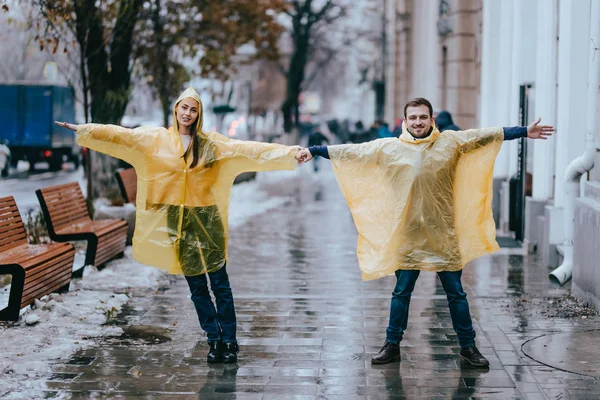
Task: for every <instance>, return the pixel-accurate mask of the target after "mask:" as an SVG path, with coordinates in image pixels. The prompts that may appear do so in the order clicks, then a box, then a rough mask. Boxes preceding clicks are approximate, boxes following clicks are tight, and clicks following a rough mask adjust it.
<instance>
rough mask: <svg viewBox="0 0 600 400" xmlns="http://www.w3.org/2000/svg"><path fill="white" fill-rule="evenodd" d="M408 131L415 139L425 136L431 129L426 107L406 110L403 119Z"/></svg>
mask: <svg viewBox="0 0 600 400" xmlns="http://www.w3.org/2000/svg"><path fill="white" fill-rule="evenodd" d="M404 122H405V123H406V127H407V128H408V131H409V132H410V133H411V134H412V135H413V136H414V137H416V138H419V137H424V136H427V134H428V133H429V130H430V129H431V116H430V115H429V108H427V106H416V107H407V108H406V118H405V119H404Z"/></svg>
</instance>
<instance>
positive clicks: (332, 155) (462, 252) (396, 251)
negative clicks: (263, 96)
mask: <svg viewBox="0 0 600 400" xmlns="http://www.w3.org/2000/svg"><path fill="white" fill-rule="evenodd" d="M432 114H433V107H432V106H431V103H430V102H429V101H427V100H426V99H423V98H416V99H413V100H411V101H409V102H408V103H407V104H406V106H405V107H404V123H403V124H402V134H401V135H400V138H398V139H397V138H390V139H380V140H375V141H372V142H368V143H362V144H352V145H338V146H315V147H310V148H309V149H305V150H301V151H300V154H299V155H298V158H300V159H302V160H304V161H309V160H310V159H312V158H313V156H316V155H320V156H322V157H325V158H329V159H331V162H332V164H333V170H334V173H335V177H336V179H337V181H338V184H339V186H340V188H341V190H342V192H343V193H344V197H345V198H346V201H347V202H348V206H349V207H350V212H351V213H352V217H353V219H354V223H355V225H356V228H357V230H358V234H359V239H358V251H357V253H358V261H359V265H360V269H361V271H362V275H363V279H365V280H368V279H377V278H381V277H383V276H387V275H390V274H395V275H396V278H397V281H396V287H395V289H394V292H393V294H392V303H391V308H390V319H389V324H388V328H387V330H386V342H385V344H384V346H383V347H382V348H381V351H380V352H379V353H378V354H377V355H376V356H375V357H373V358H372V360H371V362H372V363H373V364H385V363H388V362H392V361H399V360H400V347H399V344H400V341H401V340H402V336H403V333H404V331H405V330H406V327H407V323H408V306H409V303H410V297H411V294H412V291H413V289H414V287H415V282H416V281H417V278H418V277H419V273H420V271H435V272H437V273H438V276H439V278H440V280H441V282H442V285H443V287H444V290H445V291H446V295H447V298H448V305H449V308H450V315H451V317H452V325H453V327H454V330H455V331H456V334H457V336H458V341H459V343H460V346H461V352H460V355H461V358H462V359H464V360H465V361H466V362H468V363H470V364H471V365H474V366H478V367H486V366H488V365H489V363H488V361H487V360H486V359H485V357H483V355H481V353H480V352H479V350H478V349H477V347H476V346H475V331H474V330H473V324H472V321H471V313H470V311H469V304H468V302H467V295H466V294H465V292H464V290H463V288H462V284H461V273H462V268H463V266H464V265H465V264H467V263H468V262H469V261H471V260H473V259H475V258H477V257H480V256H482V255H484V254H489V253H491V252H494V251H496V250H498V244H497V243H496V227H495V223H494V220H493V218H492V212H491V211H492V210H491V201H492V177H493V168H494V161H495V159H496V154H497V153H498V151H499V150H500V146H501V145H502V142H503V141H504V140H511V139H517V138H524V137H529V138H532V139H546V137H547V136H549V135H551V134H552V131H553V130H554V128H553V127H552V126H545V125H539V123H540V120H538V121H537V122H535V123H533V124H531V125H529V126H528V127H525V126H524V127H512V128H487V129H470V130H467V131H462V132H456V131H445V132H444V133H440V132H439V131H438V129H437V128H436V127H435V125H434V123H433V119H432Z"/></svg>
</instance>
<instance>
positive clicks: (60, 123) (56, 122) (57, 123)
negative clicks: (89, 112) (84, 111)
mask: <svg viewBox="0 0 600 400" xmlns="http://www.w3.org/2000/svg"><path fill="white" fill-rule="evenodd" d="M54 123H55V124H56V125H58V126H62V127H63V128H67V129H70V130H72V131H75V132H77V128H79V125H76V124H69V123H68V122H59V121H54Z"/></svg>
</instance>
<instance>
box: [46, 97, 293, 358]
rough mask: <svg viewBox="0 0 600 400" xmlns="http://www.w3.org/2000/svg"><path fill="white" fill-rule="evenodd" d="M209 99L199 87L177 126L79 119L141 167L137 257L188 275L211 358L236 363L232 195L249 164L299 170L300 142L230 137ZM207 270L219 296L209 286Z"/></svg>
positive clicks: (81, 137)
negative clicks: (212, 125) (207, 115)
mask: <svg viewBox="0 0 600 400" xmlns="http://www.w3.org/2000/svg"><path fill="white" fill-rule="evenodd" d="M202 117H203V113H202V101H201V100H200V95H199V94H198V93H197V92H196V91H195V90H194V89H192V88H189V89H187V90H186V91H184V92H183V93H182V94H181V95H180V96H179V98H178V99H177V101H176V102H175V107H174V109H173V128H171V129H168V130H167V129H165V128H146V127H141V128H136V129H126V128H123V127H120V126H115V125H99V124H86V125H73V124H69V123H65V122H57V124H58V125H60V126H64V127H66V128H68V129H72V130H74V131H76V132H77V143H78V144H79V145H81V146H84V147H88V148H90V149H92V150H96V151H99V152H101V153H105V154H109V155H111V156H113V157H117V158H120V159H122V160H124V161H126V162H128V163H129V164H131V165H132V166H133V167H134V168H135V171H136V173H137V178H138V185H137V200H136V226H135V234H134V238H133V256H134V257H135V259H136V260H137V261H139V262H141V263H143V264H147V265H151V266H154V267H157V268H161V269H165V270H167V271H168V272H169V273H174V274H183V275H185V278H186V280H187V282H188V284H189V287H190V291H191V293H192V301H193V302H194V306H195V308H196V312H197V314H198V320H199V322H200V326H201V327H202V329H204V331H206V333H207V336H208V343H209V347H210V349H209V352H208V356H207V361H208V362H235V361H237V353H238V351H239V348H238V345H237V340H236V316H235V307H234V302H233V295H232V293H231V287H230V284H229V277H228V275H227V272H226V268H225V266H226V264H227V222H228V215H229V212H228V211H229V195H230V192H231V186H232V185H233V181H234V179H235V177H236V176H237V175H239V174H240V173H242V172H246V171H267V170H277V169H294V166H295V164H296V158H295V157H296V155H297V153H298V147H297V146H296V147H289V146H282V145H279V144H267V143H259V142H249V141H240V140H233V139H229V138H227V137H226V136H223V135H221V134H219V133H216V132H204V131H203V130H202ZM207 276H208V278H209V279H210V282H211V289H212V291H213V294H214V296H215V300H216V309H215V305H214V304H213V302H212V300H211V297H210V293H209V291H208V285H207Z"/></svg>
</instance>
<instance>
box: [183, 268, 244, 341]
mask: <svg viewBox="0 0 600 400" xmlns="http://www.w3.org/2000/svg"><path fill="white" fill-rule="evenodd" d="M207 275H208V278H209V279H210V287H211V289H212V292H213V294H214V295H215V300H216V303H217V308H216V309H215V306H214V304H213V302H212V300H211V298H210V293H209V291H208V282H207V278H206V276H207ZM185 279H186V280H187V282H188V285H189V286H190V291H191V292H192V301H193V302H194V307H196V313H197V314H198V321H200V326H201V327H202V329H204V331H206V333H207V336H208V340H210V341H217V340H222V341H223V342H224V343H236V342H237V340H236V337H235V331H236V326H237V324H236V319H235V306H234V304H233V294H232V293H231V286H230V285H229V277H228V276H227V270H226V269H225V266H223V268H221V269H219V270H218V271H215V272H210V273H208V274H201V275H195V276H186V277H185Z"/></svg>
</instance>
